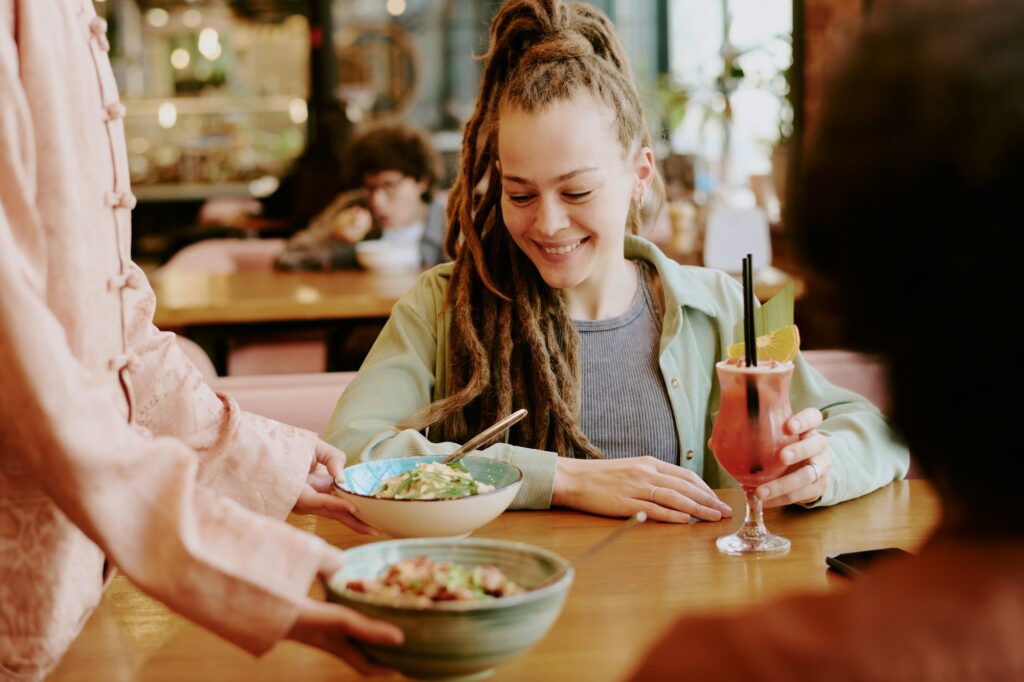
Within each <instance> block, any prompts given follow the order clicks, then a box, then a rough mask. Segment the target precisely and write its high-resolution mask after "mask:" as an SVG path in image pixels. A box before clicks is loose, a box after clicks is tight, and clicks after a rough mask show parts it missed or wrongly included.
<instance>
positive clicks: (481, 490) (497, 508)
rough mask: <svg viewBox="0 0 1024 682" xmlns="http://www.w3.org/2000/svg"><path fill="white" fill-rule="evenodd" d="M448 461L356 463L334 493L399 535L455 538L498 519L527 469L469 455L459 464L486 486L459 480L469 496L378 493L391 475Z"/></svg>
mask: <svg viewBox="0 0 1024 682" xmlns="http://www.w3.org/2000/svg"><path fill="white" fill-rule="evenodd" d="M442 459H444V457H443V456H426V457H400V458H395V459H379V460H374V461H372V462H362V463H360V464H354V465H352V466H350V467H347V468H346V469H345V480H344V481H338V482H336V484H335V486H334V489H333V492H334V494H335V495H338V496H339V497H342V498H344V499H346V500H348V501H349V502H351V503H352V504H353V505H354V506H355V507H356V516H357V517H358V518H359V520H361V521H363V522H364V523H368V524H370V525H371V526H373V527H375V528H379V529H380V530H382V531H384V532H385V533H387V534H389V535H392V536H394V537H452V536H464V535H468V534H469V533H471V532H472V531H474V530H476V529H477V528H479V527H480V526H483V525H484V524H486V523H489V522H490V521H492V520H493V519H495V518H496V517H497V516H498V515H499V514H501V513H502V512H503V511H505V510H506V509H508V506H509V505H510V504H512V500H513V499H515V496H516V493H517V492H519V487H520V486H521V485H522V483H523V472H522V471H520V470H519V467H517V466H515V465H514V464H509V463H508V462H502V461H500V460H496V459H489V458H487V457H475V456H473V455H467V456H466V457H463V458H462V459H461V460H459V462H458V463H459V464H461V465H463V466H464V467H465V469H466V470H467V472H468V473H469V474H470V475H471V476H472V478H473V481H474V482H476V483H479V484H483V485H480V486H473V485H471V486H466V484H465V482H464V481H459V482H458V484H457V485H455V486H453V487H452V490H454V491H456V492H458V493H459V494H463V493H469V494H463V496H461V497H443V496H434V497H433V498H432V499H382V498H379V497H377V494H378V492H379V491H380V489H381V487H382V486H383V485H384V484H385V483H386V482H387V481H388V480H389V479H393V478H394V477H396V476H399V475H400V474H404V473H407V472H410V471H413V470H415V469H417V467H418V466H420V465H424V464H435V463H437V462H440V461H441V460H442ZM487 488H493V489H490V490H488V489H487ZM403 492H408V490H404V491H403Z"/></svg>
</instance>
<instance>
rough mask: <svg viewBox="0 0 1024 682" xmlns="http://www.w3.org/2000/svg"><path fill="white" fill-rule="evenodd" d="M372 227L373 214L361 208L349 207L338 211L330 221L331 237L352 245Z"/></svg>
mask: <svg viewBox="0 0 1024 682" xmlns="http://www.w3.org/2000/svg"><path fill="white" fill-rule="evenodd" d="M372 227H373V214H371V213H370V212H369V211H367V210H366V209H365V208H363V207H362V206H350V207H349V208H346V209H345V210H344V211H340V212H339V213H338V215H336V216H334V220H333V221H331V236H332V237H334V238H335V239H337V240H338V241H341V242H348V243H349V244H354V243H356V242H357V241H359V240H361V239H362V238H363V237H365V236H366V235H367V233H368V232H369V231H370V228H372Z"/></svg>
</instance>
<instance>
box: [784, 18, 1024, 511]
mask: <svg viewBox="0 0 1024 682" xmlns="http://www.w3.org/2000/svg"><path fill="white" fill-rule="evenodd" d="M900 4H901V5H902V4H903V3H900ZM907 5H908V6H907V7H905V9H903V10H901V11H896V10H893V11H891V12H890V13H889V14H888V15H885V16H880V17H876V18H873V19H872V21H871V22H869V24H868V25H867V26H866V27H865V29H864V30H863V32H862V34H861V35H860V36H859V38H858V40H857V42H856V44H855V45H854V47H853V49H852V52H851V54H850V56H849V58H848V61H847V62H846V63H845V65H844V66H843V68H842V69H841V70H840V72H839V73H838V74H837V75H836V77H835V78H834V80H833V81H832V82H831V84H830V88H829V90H828V91H827V96H826V100H825V102H824V106H823V109H822V118H821V122H820V126H819V128H818V131H817V136H816V138H815V139H813V140H811V144H810V146H809V153H808V156H807V158H806V159H805V162H804V168H803V172H802V177H801V178H800V179H799V181H798V182H795V183H792V184H793V187H794V193H793V194H792V196H791V198H790V202H789V203H790V205H791V216H790V217H791V220H790V223H791V227H792V230H793V235H794V236H795V238H796V241H797V243H798V245H799V246H800V247H801V251H802V254H803V259H804V260H805V262H806V263H807V264H808V266H809V267H811V268H812V269H813V270H815V271H817V272H818V273H820V274H821V275H822V276H824V277H827V278H828V279H829V280H831V283H832V284H833V285H834V286H833V287H830V288H831V289H833V290H834V293H833V295H832V301H831V302H832V305H833V306H834V309H835V310H836V311H837V312H838V313H839V317H840V319H842V320H843V321H844V329H843V332H844V337H845V338H846V340H847V342H848V343H849V344H850V345H851V346H852V347H855V348H857V349H860V350H864V351H869V352H874V353H878V354H880V355H881V356H882V357H883V358H884V360H885V361H886V363H887V366H888V375H889V385H890V391H891V396H892V405H893V408H892V418H893V421H894V422H895V424H896V426H897V427H898V428H899V429H900V430H901V431H902V433H903V435H904V437H905V439H906V441H907V443H908V445H909V446H910V449H911V452H913V453H914V455H915V459H916V460H917V462H918V463H919V465H920V466H921V467H922V469H923V470H924V471H925V472H926V473H927V474H928V476H929V477H930V478H931V479H932V480H933V481H934V482H935V483H936V486H937V487H938V489H939V491H940V493H941V494H942V495H943V496H944V498H945V499H946V500H956V501H958V502H960V503H962V504H963V505H965V506H968V508H969V509H970V513H971V514H972V518H973V519H975V520H979V519H981V515H984V521H985V522H986V523H988V524H989V527H991V526H992V524H998V525H999V527H1003V528H1005V527H1007V526H1006V524H1016V526H1017V528H1018V529H1019V528H1020V526H1021V523H1022V522H1021V517H1020V514H1019V511H1018V510H1016V509H1012V506H1015V505H1016V495H1017V488H1018V487H1019V484H1018V482H1017V481H1016V478H1015V477H1012V476H1000V475H999V474H998V472H1000V471H1001V470H1002V469H1003V468H1005V466H1006V464H1005V463H1004V460H1005V459H1006V458H1008V457H1010V456H1011V454H1010V453H1011V451H1012V450H1014V449H1016V448H1017V447H1018V445H1017V444H1016V442H1015V440H1011V439H1013V438H1014V436H1013V435H1010V432H1009V431H1007V429H1006V427H1005V426H1003V425H1001V424H1000V423H998V422H996V421H995V420H994V419H993V417H995V414H994V409H993V408H994V404H993V403H992V400H991V399H992V398H995V396H997V395H1002V394H1004V393H1005V392H1006V390H1007V389H1009V390H1010V391H1011V394H1012V391H1013V390H1014V389H1013V387H1014V386H1016V385H1017V384H1018V383H1022V381H1021V380H1022V379H1024V376H1022V371H1021V365H1020V364H1018V363H1017V361H1016V360H1014V359H1013V357H1012V354H1008V353H1004V352H1000V342H1004V341H1008V342H1009V343H1007V344H1006V348H1007V349H1012V344H1013V338H1014V337H1015V336H1016V332H1012V323H1011V322H1010V321H1009V320H1011V319H1012V315H1013V313H1012V310H1013V306H1014V305H1015V304H1014V303H1013V297H1014V296H1016V294H1017V292H1018V290H1020V289H1021V285H1022V284H1024V282H1022V269H1021V265H1020V262H1019V261H1020V258H1019V254H1018V253H1017V252H1016V250H1015V249H1012V248H1007V246H1008V244H1010V243H1014V242H1015V241H1016V240H1015V237H1016V236H1017V233H1018V232H1019V231H1020V229H1021V227H1022V226H1024V202H1021V200H1020V188H1021V186H1024V123H1022V122H1024V39H1022V36H1024V5H1022V4H1021V3H1020V2H1000V1H997V0H996V1H993V0H929V1H928V2H922V3H914V2H911V3H907ZM1011 353H1012V350H1011ZM1010 409H1011V410H1015V407H1011V408H1010ZM996 419H998V418H996ZM1000 505H1002V506H1000Z"/></svg>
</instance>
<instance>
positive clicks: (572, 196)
mask: <svg viewBox="0 0 1024 682" xmlns="http://www.w3.org/2000/svg"><path fill="white" fill-rule="evenodd" d="M592 193H593V190H587V191H586V192H565V193H564V194H563V195H562V196H564V197H565V198H566V199H569V200H571V201H576V200H578V199H586V198H587V197H589V196H590V195H591V194H592Z"/></svg>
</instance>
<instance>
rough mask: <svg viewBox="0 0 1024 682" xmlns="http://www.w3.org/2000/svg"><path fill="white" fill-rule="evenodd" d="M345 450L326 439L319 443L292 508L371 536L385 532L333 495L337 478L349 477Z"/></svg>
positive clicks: (298, 512)
mask: <svg viewBox="0 0 1024 682" xmlns="http://www.w3.org/2000/svg"><path fill="white" fill-rule="evenodd" d="M344 470H345V453H344V452H342V451H341V450H339V449H338V448H336V447H334V446H333V445H329V444H327V443H325V442H323V441H322V440H317V442H316V454H315V456H314V457H313V463H312V465H311V466H310V468H309V476H308V477H307V478H306V485H305V487H303V489H302V492H301V493H300V494H299V499H298V501H297V502H296V503H295V507H294V508H293V509H292V511H293V512H295V513H296V514H317V515H319V516H325V517H327V518H329V519H334V520H335V521H341V522H342V523H344V524H345V525H346V526H348V527H349V528H351V529H352V530H354V531H357V532H360V533H366V534H367V535H381V532H380V531H379V530H377V529H376V528H374V527H372V526H368V525H366V524H365V523H363V522H362V521H360V520H359V519H357V518H356V517H355V516H353V513H354V512H355V508H354V507H353V506H352V505H351V504H350V503H349V502H348V501H347V500H343V499H341V498H340V497H338V496H336V495H332V494H331V486H332V485H333V484H334V480H335V479H344V478H345V473H344Z"/></svg>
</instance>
